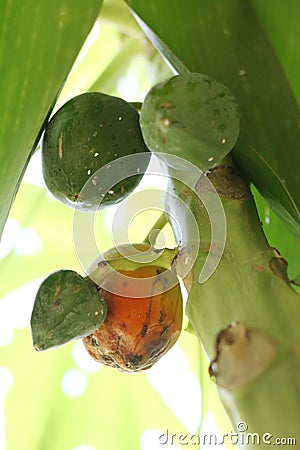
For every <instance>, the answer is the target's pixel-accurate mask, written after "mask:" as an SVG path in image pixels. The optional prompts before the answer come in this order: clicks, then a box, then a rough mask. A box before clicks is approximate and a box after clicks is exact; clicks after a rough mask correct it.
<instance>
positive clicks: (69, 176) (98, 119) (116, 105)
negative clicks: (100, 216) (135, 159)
mask: <svg viewBox="0 0 300 450" xmlns="http://www.w3.org/2000/svg"><path fill="white" fill-rule="evenodd" d="M141 152H148V154H149V157H148V155H147V154H146V155H145V158H143V160H144V166H143V167H141V166H140V167H138V168H137V169H138V170H137V173H138V172H139V173H141V174H142V173H144V171H145V170H146V168H147V165H148V162H149V159H150V152H149V150H148V149H147V147H146V146H145V143H144V141H143V137H142V134H141V130H140V125H139V115H138V113H137V111H136V110H135V109H134V108H133V107H132V106H131V105H129V103H127V102H125V101H124V100H122V99H120V98H117V97H113V96H110V95H106V94H102V93H100V92H88V93H84V94H82V95H79V96H77V97H74V98H72V99H71V100H69V101H68V102H67V103H66V104H65V105H63V106H62V107H61V108H60V109H59V110H58V111H57V112H56V114H55V115H54V116H53V117H52V119H51V120H50V122H49V123H48V125H47V127H46V130H45V134H44V137H43V140H42V165H43V175H44V179H45V183H46V185H47V187H48V189H49V190H50V191H51V193H52V194H53V195H54V197H56V198H57V199H58V200H59V201H61V202H62V203H64V204H66V205H68V206H71V207H73V208H76V209H80V210H97V209H98V208H99V209H101V208H103V207H105V206H109V205H111V204H114V203H117V202H120V201H121V200H123V199H124V198H125V197H126V196H127V195H128V194H129V193H130V192H132V190H133V189H134V188H135V187H136V186H137V184H138V183H139V181H140V179H141V176H142V175H134V176H131V177H128V174H126V171H125V173H121V172H122V165H119V166H113V169H112V170H117V171H120V174H119V173H118V174H117V175H118V181H119V180H120V181H119V182H118V183H117V184H116V185H115V186H113V187H111V188H110V189H109V193H107V195H105V197H104V198H102V197H103V195H104V194H106V190H107V189H105V187H106V186H104V187H103V186H102V180H101V179H100V178H101V177H99V176H98V175H97V174H95V172H96V171H97V170H99V169H100V168H101V167H103V166H106V165H107V164H108V163H111V162H112V161H114V160H116V159H118V158H120V157H123V156H127V155H132V154H135V153H141ZM116 167H117V168H116ZM94 174H95V175H94ZM93 175H94V176H93ZM88 180H89V181H88ZM87 181H88V185H87V187H88V188H87V189H85V190H84V191H83V193H81V190H82V188H83V186H85V184H86V183H87ZM104 184H105V183H104ZM103 191H104V192H103ZM100 202H101V204H100V207H99V203H100Z"/></svg>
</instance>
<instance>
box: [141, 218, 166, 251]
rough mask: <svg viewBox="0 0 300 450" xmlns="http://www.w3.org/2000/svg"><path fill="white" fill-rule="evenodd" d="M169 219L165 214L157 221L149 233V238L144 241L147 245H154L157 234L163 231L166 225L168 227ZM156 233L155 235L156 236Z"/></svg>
mask: <svg viewBox="0 0 300 450" xmlns="http://www.w3.org/2000/svg"><path fill="white" fill-rule="evenodd" d="M167 223H168V219H167V216H166V214H165V213H163V214H161V215H160V216H159V218H158V219H157V221H156V222H155V223H154V225H153V226H152V228H151V230H150V231H149V232H148V234H147V236H146V237H145V239H144V240H143V242H144V243H145V244H151V245H153V244H154V242H155V239H156V237H157V236H156V234H157V233H158V232H159V231H161V230H162V229H163V228H164V226H165V225H167ZM154 233H155V235H154ZM153 241H154V242H153Z"/></svg>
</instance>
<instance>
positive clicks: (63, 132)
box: [0, 0, 300, 448]
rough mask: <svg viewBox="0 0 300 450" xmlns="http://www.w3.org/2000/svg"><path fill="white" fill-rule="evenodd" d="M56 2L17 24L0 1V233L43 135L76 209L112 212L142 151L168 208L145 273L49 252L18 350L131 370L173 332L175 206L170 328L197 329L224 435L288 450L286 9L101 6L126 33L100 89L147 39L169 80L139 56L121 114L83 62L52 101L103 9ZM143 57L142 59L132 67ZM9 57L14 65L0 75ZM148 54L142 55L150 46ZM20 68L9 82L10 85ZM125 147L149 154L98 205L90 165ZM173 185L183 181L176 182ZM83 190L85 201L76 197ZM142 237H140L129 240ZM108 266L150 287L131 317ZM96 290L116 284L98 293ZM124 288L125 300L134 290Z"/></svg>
mask: <svg viewBox="0 0 300 450" xmlns="http://www.w3.org/2000/svg"><path fill="white" fill-rule="evenodd" d="M43 3H44V2H43ZM56 3H57V2H52V3H51V5H48V4H46V3H45V5H43V6H44V8H43V7H41V8H36V10H35V13H34V17H33V19H34V20H31V21H29V19H26V20H24V15H23V12H24V11H25V10H26V8H30V5H29V4H28V5H27V4H26V2H25V3H24V5H23V6H22V7H21V8H20V9H15V8H13V6H12V3H11V2H5V5H4V10H3V12H2V13H1V14H3V22H4V23H5V24H6V26H5V27H3V30H2V39H1V42H2V44H1V53H0V55H1V57H0V67H1V73H2V74H3V76H2V77H0V92H1V98H2V99H3V105H4V107H3V108H2V109H1V112H0V114H1V119H2V122H1V123H2V124H3V126H2V127H1V130H2V131H1V132H0V136H1V138H0V139H1V140H0V144H1V147H0V158H1V167H0V171H1V177H0V180H1V181H0V183H1V190H0V192H1V194H0V204H1V213H0V214H1V216H0V226H1V229H2V228H3V226H4V223H5V221H6V219H7V216H8V213H9V209H10V207H11V205H12V203H13V200H14V198H15V196H16V193H17V191H18V188H19V186H20V183H21V180H22V176H23V174H24V171H25V168H26V166H27V164H28V162H29V160H30V157H31V156H32V154H33V153H34V151H35V150H36V147H37V145H38V143H39V141H40V138H41V136H42V134H43V138H42V140H41V148H42V162H43V175H44V178H45V182H46V185H47V187H48V189H49V190H50V191H51V192H52V193H53V195H54V196H55V197H56V198H57V199H58V200H60V201H62V202H63V203H65V204H67V205H68V206H72V207H73V208H75V210H76V209H77V210H79V209H82V210H95V209H96V210H97V209H100V207H99V197H100V198H101V208H102V207H103V208H105V207H106V206H109V205H111V204H116V203H119V202H122V201H126V198H127V197H128V195H130V193H131V192H132V191H133V190H134V188H136V187H137V186H138V184H139V182H140V181H141V179H142V174H143V173H144V172H146V171H147V166H148V163H149V160H150V154H151V153H150V152H153V153H155V154H156V156H157V158H158V159H160V160H161V161H162V163H163V164H164V168H165V173H166V176H167V178H168V183H169V187H168V189H169V190H171V191H172V193H173V195H174V196H175V197H176V199H178V201H175V200H174V201H172V199H171V200H170V196H168V195H167V193H166V196H165V211H166V213H165V214H164V215H163V217H162V218H160V219H159V221H158V222H157V224H154V225H153V229H156V228H163V227H164V226H165V224H166V222H167V221H168V222H169V224H170V225H171V227H172V230H173V233H174V236H175V241H176V243H177V247H176V248H175V249H168V248H166V249H165V250H164V251H163V252H162V253H158V257H157V260H156V264H154V265H151V266H150V267H149V264H148V262H147V263H145V262H140V261H138V263H136V262H134V263H132V261H131V260H130V257H131V256H132V255H131V254H130V255H127V256H126V255H125V256H124V255H123V254H122V255H121V258H120V257H119V256H120V255H118V258H112V259H111V260H110V256H109V254H107V259H106V260H105V259H104V260H102V261H100V262H99V261H98V263H99V264H98V266H97V269H96V270H95V271H94V272H89V273H85V274H84V277H82V276H81V275H79V274H77V273H76V272H75V271H72V270H68V269H66V268H63V269H62V268H61V265H60V264H59V259H60V258H59V255H57V266H58V267H57V269H61V270H58V271H57V272H55V273H53V274H51V275H49V276H48V278H46V279H45V280H44V282H43V283H42V284H41V286H40V288H39V290H38V293H37V295H36V299H35V304H34V307H33V312H32V316H31V328H32V334H33V343H34V345H35V346H36V347H37V348H38V349H40V350H44V349H47V348H50V347H53V346H60V345H62V344H65V343H67V342H69V341H72V340H73V339H78V338H83V342H84V345H85V347H86V349H87V350H88V352H89V353H90V355H92V356H93V358H95V359H96V360H98V361H100V362H102V363H104V364H107V365H110V366H113V367H117V368H119V369H120V368H121V369H122V370H123V371H138V370H143V369H145V368H148V367H150V366H152V365H153V363H154V362H156V361H157V360H158V359H159V358H160V357H161V356H162V357H164V354H165V353H166V352H167V350H169V349H170V348H171V347H172V346H173V344H174V343H175V341H176V340H177V339H178V336H179V333H180V330H181V327H182V298H181V297H182V294H181V291H180V288H179V281H178V277H179V278H180V277H181V271H180V269H181V267H180V264H179V263H178V262H180V261H181V259H180V255H181V251H180V250H186V249H180V242H181V240H182V233H181V231H182V230H184V233H185V234H186V235H187V236H189V239H190V241H189V242H193V233H194V229H193V228H192V227H191V224H190V222H189V220H188V216H187V214H186V210H187V209H188V210H189V211H190V212H191V213H192V215H193V217H194V218H195V221H196V225H197V229H198V232H199V235H200V236H201V241H200V247H199V249H198V251H197V255H196V258H195V261H194V264H193V267H192V268H191V271H190V272H189V273H188V274H185V275H184V276H182V277H181V278H182V280H181V281H182V283H183V284H184V285H185V289H186V291H187V295H188V298H187V304H186V315H187V318H188V325H187V328H186V330H185V329H183V330H182V331H181V333H182V334H183V333H187V331H189V332H191V333H193V334H195V335H196V336H197V338H198V339H199V342H200V343H201V346H203V348H204V352H205V354H206V357H207V359H205V358H204V360H203V364H204V365H205V370H207V372H208V373H209V376H210V377H211V381H210V382H211V383H215V384H216V386H217V388H218V392H219V394H220V398H221V400H222V402H223V405H224V406H225V409H226V411H227V413H228V415H229V417H230V419H231V423H232V428H233V430H235V431H236V432H239V433H240V435H239V438H240V440H239V443H240V444H241V445H244V444H245V445H246V446H247V448H260V447H263V448H264V447H266V446H267V445H270V443H273V444H274V442H275V439H282V438H284V439H287V438H289V439H291V440H290V441H285V442H286V443H287V444H288V446H289V445H290V447H291V448H292V447H293V448H298V445H299V442H300V434H299V421H300V407H299V404H300V403H299V399H300V389H299V382H298V378H299V373H300V362H299V346H300V335H299V313H300V298H299V294H298V291H297V285H299V277H298V274H299V272H300V265H299V261H300V258H299V250H300V244H299V240H300V239H299V230H300V214H299V177H298V171H297V168H298V167H299V162H300V161H299V158H300V154H299V151H298V148H299V144H298V142H299V109H298V104H297V99H298V98H299V92H300V89H299V79H300V77H299V76H297V74H298V75H299V71H300V64H299V58H298V57H297V49H298V44H297V43H299V27H298V26H297V17H298V18H299V17H300V8H299V4H298V2H294V1H293V0H288V1H287V2H285V5H283V2H281V1H280V0H275V1H274V0H273V1H269V0H267V1H265V2H259V1H256V0H247V1H244V2H239V1H238V0H229V1H228V2H226V4H224V2H222V1H221V0H215V1H214V2H210V1H208V0H200V1H197V2H196V1H194V0H188V1H187V2H181V1H180V0H171V1H170V2H164V1H163V2H162V1H158V0H153V1H151V2H138V1H136V0H126V2H121V0H116V1H115V2H110V1H108V0H107V1H104V6H103V10H102V13H101V14H100V19H98V20H100V23H101V20H102V21H103V23H105V21H108V20H109V21H113V22H114V23H115V26H117V27H119V28H120V29H121V30H122V33H123V34H124V35H126V34H127V33H128V34H129V35H130V37H131V38H132V36H134V38H133V39H137V42H134V44H133V45H132V42H130V41H129V42H128V41H127V42H126V43H125V44H124V45H123V47H122V50H124V53H122V51H121V50H119V52H117V53H116V56H115V61H113V62H112V63H111V72H110V73H111V74H112V78H115V79H116V80H117V79H118V77H119V76H120V75H122V73H123V72H125V68H126V65H128V64H129V61H130V58H131V57H132V52H134V51H135V50H136V48H138V49H139V51H140V50H141V47H140V42H142V41H143V40H145V39H146V38H147V39H148V40H149V41H150V42H151V43H152V44H153V46H154V47H155V48H156V49H157V50H158V51H159V52H160V53H161V55H162V56H163V57H164V59H165V60H166V61H167V63H168V66H169V67H171V70H172V72H173V73H172V74H171V73H170V72H169V69H168V68H167V64H165V63H162V62H161V61H160V62H159V63H157V62H156V63H155V62H153V60H152V65H153V67H155V69H156V70H157V71H158V74H157V76H156V79H155V80H154V81H153V82H152V87H151V88H150V89H148V93H147V95H146V96H145V98H144V99H143V102H141V104H139V105H138V104H137V103H132V104H129V103H127V102H125V101H124V100H123V99H121V98H120V95H116V93H115V92H114V91H113V89H108V91H109V92H108V93H107V92H103V91H104V90H105V89H103V87H104V86H106V85H108V86H109V83H108V81H107V74H105V70H103V71H102V73H100V72H99V68H98V67H97V65H96V66H93V71H94V72H95V76H94V79H93V81H92V82H91V80H89V81H88V82H87V84H86V86H85V88H84V89H83V91H84V92H83V93H80V94H81V95H75V96H74V95H70V96H69V98H68V99H67V100H68V101H67V102H66V101H62V100H61V98H62V97H59V94H60V92H61V91H62V92H64V90H63V84H64V82H65V80H66V77H67V76H68V74H69V80H70V79H71V76H72V72H71V73H70V69H71V65H72V63H73V62H74V59H75V57H76V55H77V54H78V52H79V49H80V47H81V46H82V44H83V41H84V39H85V38H86V36H87V34H88V31H89V30H90V29H91V26H92V24H93V22H94V20H95V19H97V15H98V12H99V9H100V7H101V6H102V2H101V1H94V2H92V3H90V4H89V6H88V7H85V8H82V6H79V4H78V5H73V4H72V5H71V2H69V1H68V0H64V2H59V5H58V3H57V4H56ZM121 4H122V6H120V5H121ZM22 8H24V11H23V9H22ZM118 8H120V9H118ZM116 11H117V13H116ZM118 12H119V13H118ZM130 14H132V15H133V17H134V18H135V20H136V21H137V23H138V26H139V27H140V28H139V27H138V26H137V25H136V24H135V22H134V20H133V18H132V17H131V16H130ZM15 23H17V24H18V25H19V36H22V35H24V34H26V33H27V32H28V29H31V31H30V33H29V36H30V38H28V40H26V42H25V45H24V46H20V45H17V43H18V39H17V36H16V35H15V30H14V27H13V24H15ZM37 35H39V37H40V40H41V42H42V43H43V44H44V45H45V43H47V44H48V43H49V45H50V47H49V48H48V51H47V55H45V52H44V48H43V47H42V46H41V45H38V42H37ZM143 42H144V41H143ZM145 42H147V41H145ZM149 45H150V44H149V43H147V47H146V50H145V48H142V51H143V52H144V53H146V55H148V54H149V53H147V52H149V47H148V46H149ZM152 51H153V50H152ZM11 53H12V54H13V58H14V59H12V61H19V67H17V65H16V64H14V63H12V64H6V63H5V61H7V60H8V58H9V55H10V54H11ZM152 55H155V56H151V57H150V58H155V57H157V53H156V52H155V51H153V54H152ZM124 61H125V62H124ZM108 67H109V65H108ZM19 70H20V71H22V73H23V81H22V84H21V85H20V86H17V87H16V88H15V89H13V88H12V80H13V79H14V77H15V78H16V77H17V74H18V71H19ZM122 71H123V72H122ZM107 83H108V84H107ZM67 86H68V80H67V82H66V87H67ZM87 91H90V92H87ZM76 94H78V92H76ZM108 94H110V95H108ZM57 99H58V103H57ZM63 100H66V98H63ZM138 100H140V99H137V101H138ZM62 104H63V105H62ZM58 105H59V107H60V109H59V107H58ZM53 108H55V110H56V113H55V114H54V115H53V116H52V117H51V114H52V111H53ZM137 110H138V111H139V112H137ZM20 130H21V131H20ZM139 152H143V153H145V154H146V155H147V156H146V158H145V166H144V167H138V170H137V171H136V175H135V176H134V177H130V178H127V180H126V181H125V182H123V181H122V182H121V183H118V184H116V185H113V186H112V187H111V189H110V190H109V191H108V193H107V192H104V194H105V196H104V194H102V193H101V189H100V188H101V186H100V185H101V180H100V179H99V177H98V172H97V171H99V170H100V172H99V173H101V170H102V169H103V167H107V166H109V165H110V164H113V163H114V161H115V160H117V159H118V158H120V157H124V156H125V157H126V156H128V155H132V154H135V153H139ZM16 153H17V155H18V157H17V158H16ZM168 155H170V156H171V158H169V157H168ZM173 156H176V157H178V161H180V160H181V159H182V160H185V161H187V162H188V163H191V164H192V165H193V167H195V168H196V173H198V172H197V170H199V173H200V174H201V177H199V178H198V179H194V178H193V176H192V172H191V173H190V179H189V180H188V178H187V177H186V175H185V171H186V166H185V165H184V164H183V163H182V165H181V164H180V163H179V162H178V165H176V164H173V161H175V160H173V159H172V157H173ZM140 171H141V172H142V174H140ZM125 178H126V177H125ZM182 178H183V179H186V180H187V182H186V183H182V182H179V180H181V179H182ZM205 180H207V181H206V182H205ZM88 183H90V188H91V189H90V190H88V192H89V194H90V196H89V197H87V198H85V197H84V193H85V192H87V191H85V190H84V189H85V188H84V186H85V187H86V186H87V185H88ZM99 183H100V184H99ZM207 183H209V184H207ZM99 186H100V188H99ZM207 186H209V188H208V187H207ZM83 188H84V189H83ZM82 189H83V190H82ZM99 189H100V190H99ZM212 192H216V193H217V195H218V198H219V200H220V205H221V206H222V210H223V211H224V214H225V218H226V239H225V241H224V242H222V239H219V241H218V240H217V241H216V240H215V241H214V242H213V243H212V238H213V233H214V228H213V226H212V217H211V215H210V213H209V211H208V209H207V208H206V203H205V199H206V198H210V195H211V194H212ZM102 195H103V196H104V198H102ZM270 217H271V223H270V224H269V221H270ZM174 218H175V219H177V222H176V220H174ZM178 218H179V222H180V227H179V228H180V229H179V228H178V226H177V223H178ZM267 219H268V220H267ZM220 226H221V225H220ZM120 227H122V224H121V223H120ZM145 235H146V233H145ZM197 236H198V235H197ZM148 238H149V230H148V236H147V237H146V239H145V242H147V241H148V240H149V239H148ZM195 241H196V238H195ZM287 242H289V246H288V244H287ZM139 245H140V247H139ZM275 247H276V248H275ZM141 248H142V249H143V251H145V250H146V252H147V251H149V246H148V244H147V243H146V244H145V243H139V244H138V245H137V246H135V249H139V250H141ZM220 249H221V250H220ZM150 250H151V248H150ZM112 251H114V250H112ZM220 252H221V253H222V256H221V259H220V261H218V263H216V264H215V267H214V271H212V273H211V274H210V276H209V277H208V278H207V279H205V280H204V282H203V280H201V277H200V274H201V273H202V271H203V268H204V267H205V264H206V260H207V255H208V254H212V255H218V254H219V253H220ZM170 255H171V256H170ZM184 257H185V258H186V255H185V254H184ZM184 261H185V259H184ZM288 263H289V266H288ZM168 269H170V270H171V272H172V277H173V278H174V279H175V282H174V285H175V286H173V287H172V288H171V289H170V286H169V285H168V286H164V289H165V292H164V293H163V294H161V293H159V294H157V295H154V294H153V286H156V284H157V283H159V282H160V281H161V278H160V277H161V275H163V274H164V273H165V272H166V273H169V270H168ZM113 271H114V273H115V274H117V275H118V276H119V275H120V274H121V275H122V276H127V277H128V279H131V278H133V280H136V279H139V278H144V279H145V280H146V282H147V279H148V278H151V277H153V280H154V281H153V280H152V284H151V283H150V285H149V283H148V284H147V286H148V291H147V290H146V291H147V292H143V293H141V295H138V297H139V302H140V299H141V298H142V299H143V300H144V303H143V305H142V302H140V303H139V307H137V306H136V305H137V304H138V303H135V302H134V301H132V299H130V296H129V294H126V289H128V285H127V284H126V285H122V286H121V287H122V289H123V290H124V292H123V294H122V295H119V292H118V294H115V293H114V292H112V291H111V289H115V286H118V283H119V280H120V279H119V278H118V277H117V279H116V280H114V278H113V277H112V278H110V276H111V273H112V272H113ZM103 274H104V275H105V276H107V278H105V279H107V280H108V284H106V285H105V287H106V289H104V288H103V286H102V282H103V280H102V277H104V275H103ZM109 280H111V283H112V285H113V286H114V288H110V289H108V287H109ZM157 280H158V281H157ZM127 281H128V280H127ZM127 281H126V283H127ZM129 285H130V283H129ZM134 286H135V285H134V284H133V287H132V288H131V289H133V290H134V291H135V293H136V292H137V291H139V287H134ZM137 286H138V285H137ZM149 286H150V287H149ZM149 289H150V291H149ZM151 289H152V290H151ZM129 291H130V289H129ZM149 292H150V293H149ZM124 299H127V303H126V302H125V300H124ZM125 304H126V306H125ZM130 315H131V319H130V320H129V319H128V317H130ZM137 317H139V320H137ZM145 317H146V320H144V318H145ZM150 317H151V318H152V321H151V320H150ZM143 320H144V321H143ZM124 376H125V375H124ZM174 376H176V374H174ZM282 405H285V406H284V407H283V406H282ZM287 411H288V412H289V414H287ZM240 424H244V428H243V427H241V426H240ZM246 431H247V432H248V433H249V434H248V438H249V436H250V437H253V436H254V435H255V436H258V438H256V440H254V441H251V442H249V441H248V440H247V439H248V438H247V434H245V432H246ZM266 435H268V436H269V437H266ZM270 436H271V437H272V440H271V441H270ZM243 439H246V441H245V442H244V441H243V442H242V440H243ZM257 439H258V440H257ZM268 439H269V440H268ZM277 442H279V441H277ZM282 442H283V441H282ZM199 443H200V442H199ZM285 445H286V444H285Z"/></svg>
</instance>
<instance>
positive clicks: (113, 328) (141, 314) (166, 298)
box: [83, 266, 182, 372]
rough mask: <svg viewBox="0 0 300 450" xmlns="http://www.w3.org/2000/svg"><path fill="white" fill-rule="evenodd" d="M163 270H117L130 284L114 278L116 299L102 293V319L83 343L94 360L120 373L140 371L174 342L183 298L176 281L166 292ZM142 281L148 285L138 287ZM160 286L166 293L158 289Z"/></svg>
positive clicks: (177, 331)
mask: <svg viewBox="0 0 300 450" xmlns="http://www.w3.org/2000/svg"><path fill="white" fill-rule="evenodd" d="M164 270H165V269H162V268H160V267H155V266H144V267H140V268H138V269H136V270H133V271H120V273H121V274H122V275H125V276H127V277H128V283H127V284H124V278H123V277H120V276H119V277H116V276H114V277H112V281H111V283H112V285H113V286H114V288H115V289H114V291H115V292H118V295H117V294H113V293H111V292H109V291H108V290H104V289H101V296H103V298H104V300H105V301H106V303H107V316H106V319H105V321H104V322H103V324H102V325H101V326H100V327H99V328H98V329H97V330H96V331H94V332H93V333H92V334H91V335H89V336H87V337H85V338H84V339H83V343H84V346H85V348H86V349H87V351H88V352H89V354H90V355H91V356H92V357H93V358H94V359H95V360H96V361H98V362H100V363H102V364H105V365H109V366H111V367H115V368H117V369H119V370H121V371H123V372H138V371H141V370H144V369H147V368H149V367H151V366H152V365H153V364H154V363H155V362H156V361H157V360H158V359H160V357H161V356H162V355H164V354H165V353H166V352H167V351H168V350H169V349H170V348H171V347H172V346H173V345H174V344H175V342H176V340H177V339H178V337H179V334H180V331H181V325H182V296H181V290H180V286H179V284H178V283H177V284H176V285H175V286H174V287H172V288H171V289H169V290H165V289H167V286H165V280H163V279H162V273H163V272H164ZM158 272H159V273H158ZM174 276H175V275H174ZM141 278H143V279H144V280H145V279H147V278H149V283H146V284H142V285H141V283H140V280H139V279H141ZM159 284H160V287H162V286H163V287H164V288H165V289H157V285H159ZM141 286H142V287H143V292H142V293H141V292H139V290H140V289H141ZM160 291H162V292H161V293H155V292H160ZM133 292H135V294H136V297H135V296H134V295H133ZM121 294H122V295H121ZM142 295H143V297H142ZM95 342H97V345H95Z"/></svg>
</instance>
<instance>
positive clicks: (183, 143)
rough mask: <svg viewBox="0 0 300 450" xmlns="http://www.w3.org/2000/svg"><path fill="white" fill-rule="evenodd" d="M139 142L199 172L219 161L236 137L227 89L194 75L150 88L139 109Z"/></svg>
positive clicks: (236, 117)
mask: <svg viewBox="0 0 300 450" xmlns="http://www.w3.org/2000/svg"><path fill="white" fill-rule="evenodd" d="M140 120H141V128H142V133H143V137H144V140H145V143H146V144H147V146H148V148H149V149H150V150H152V151H154V152H164V153H170V154H172V155H176V156H179V157H182V158H185V159H188V160H189V161H190V162H192V163H194V164H195V165H197V167H199V168H200V169H201V170H203V171H205V170H207V169H208V168H210V167H212V166H213V165H214V164H215V163H218V162H220V161H221V160H222V159H223V158H224V157H225V156H226V154H227V153H229V151H230V150H231V149H232V147H233V146H234V145H235V143H236V140H237V138H238V135H239V112H238V105H237V101H236V99H235V97H234V96H233V94H232V93H231V92H230V90H229V89H228V88H227V87H226V86H224V85H223V84H221V83H218V82H217V81H216V80H215V79H213V78H211V77H209V76H207V75H203V74H200V73H189V74H185V75H177V76H174V77H172V78H169V79H168V80H165V81H163V82H161V83H159V84H157V85H155V86H154V87H153V88H152V89H151V90H150V91H149V92H148V94H147V96H146V98H145V101H144V103H143V106H142V110H141V119H140Z"/></svg>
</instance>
